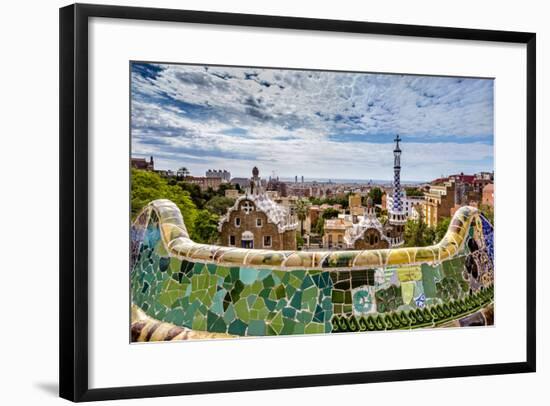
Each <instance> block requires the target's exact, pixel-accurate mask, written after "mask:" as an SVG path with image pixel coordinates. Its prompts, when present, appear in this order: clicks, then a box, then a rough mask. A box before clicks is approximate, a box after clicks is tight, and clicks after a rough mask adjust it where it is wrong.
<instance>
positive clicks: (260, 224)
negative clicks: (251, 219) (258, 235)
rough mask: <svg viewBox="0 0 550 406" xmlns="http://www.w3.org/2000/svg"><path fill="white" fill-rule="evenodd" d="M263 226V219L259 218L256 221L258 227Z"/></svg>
mask: <svg viewBox="0 0 550 406" xmlns="http://www.w3.org/2000/svg"><path fill="white" fill-rule="evenodd" d="M261 226H262V219H261V218H260V217H258V218H257V219H256V227H261Z"/></svg>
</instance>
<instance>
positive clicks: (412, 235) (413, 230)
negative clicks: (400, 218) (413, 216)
mask: <svg viewBox="0 0 550 406" xmlns="http://www.w3.org/2000/svg"><path fill="white" fill-rule="evenodd" d="M432 235H433V230H430V228H429V227H428V226H427V225H426V223H424V221H422V219H419V220H418V221H413V220H407V222H406V223H405V232H404V235H403V237H404V239H405V246H406V247H425V246H426V245H430V244H432V242H433V238H431V237H432ZM430 238H431V239H430Z"/></svg>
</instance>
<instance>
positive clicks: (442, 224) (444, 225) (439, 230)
mask: <svg viewBox="0 0 550 406" xmlns="http://www.w3.org/2000/svg"><path fill="white" fill-rule="evenodd" d="M450 224H451V218H450V217H443V218H441V219H440V220H438V222H437V226H436V227H435V240H436V241H437V242H439V241H441V240H442V239H443V237H444V236H445V234H446V233H447V230H448V228H449V225H450Z"/></svg>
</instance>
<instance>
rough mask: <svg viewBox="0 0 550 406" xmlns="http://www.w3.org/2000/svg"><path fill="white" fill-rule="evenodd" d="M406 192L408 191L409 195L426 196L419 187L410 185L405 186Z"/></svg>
mask: <svg viewBox="0 0 550 406" xmlns="http://www.w3.org/2000/svg"><path fill="white" fill-rule="evenodd" d="M405 192H406V193H407V196H409V197H411V196H418V197H423V196H424V192H423V191H422V190H420V189H418V188H415V187H408V188H405Z"/></svg>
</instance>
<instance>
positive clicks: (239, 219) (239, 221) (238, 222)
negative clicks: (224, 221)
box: [235, 217, 241, 227]
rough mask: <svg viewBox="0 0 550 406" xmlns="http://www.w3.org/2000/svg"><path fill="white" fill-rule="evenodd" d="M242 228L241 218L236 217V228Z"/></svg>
mask: <svg viewBox="0 0 550 406" xmlns="http://www.w3.org/2000/svg"><path fill="white" fill-rule="evenodd" d="M240 226H241V218H240V217H235V227H240Z"/></svg>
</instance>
